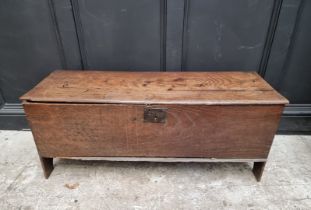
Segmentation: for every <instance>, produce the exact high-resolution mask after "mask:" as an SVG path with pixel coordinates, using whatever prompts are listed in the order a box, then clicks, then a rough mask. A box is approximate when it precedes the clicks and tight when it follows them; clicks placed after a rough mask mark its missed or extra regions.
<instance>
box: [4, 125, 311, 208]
mask: <svg viewBox="0 0 311 210" xmlns="http://www.w3.org/2000/svg"><path fill="white" fill-rule="evenodd" d="M0 147H1V153H0V209H137V210H140V209H170V210H171V209H311V161H310V160H311V136H281V135H279V136H276V138H275V141H274V144H273V146H272V150H271V153H270V156H269V159H268V163H267V165H266V168H265V172H264V175H263V177H262V181H261V182H259V183H258V182H256V180H255V178H254V176H253V175H252V171H251V166H252V165H251V164H250V163H156V162H154V163H148V162H110V161H107V162H105V161H90V160H86V161H80V160H62V159H61V160H59V159H58V160H56V163H55V169H54V171H53V173H52V175H51V176H50V178H49V179H48V180H46V179H44V177H43V174H42V170H41V166H40V160H39V158H38V155H37V153H36V149H35V145H34V143H33V139H32V135H31V133H30V132H25V131H0Z"/></svg>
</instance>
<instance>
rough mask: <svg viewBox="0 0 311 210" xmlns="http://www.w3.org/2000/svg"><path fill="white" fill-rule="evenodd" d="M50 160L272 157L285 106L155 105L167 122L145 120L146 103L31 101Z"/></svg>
mask: <svg viewBox="0 0 311 210" xmlns="http://www.w3.org/2000/svg"><path fill="white" fill-rule="evenodd" d="M24 108H25V111H26V114H27V119H28V120H29V122H30V125H31V128H32V131H33V135H34V138H35V142H36V145H37V147H38V151H39V153H40V155H42V156H45V157H79V156H84V157H97V156H98V157H100V156H112V157H113V156H120V157H208V158H237V159H238V158H266V157H267V155H268V153H269V150H270V146H271V143H272V140H273V137H274V134H275V132H276V129H277V127H278V122H279V118H280V115H281V112H282V110H283V106H282V105H252V106H251V105H225V106H216V105H215V106H200V105H153V106H149V108H164V110H165V112H166V115H165V121H161V122H160V123H151V122H146V121H145V120H144V109H145V108H146V106H144V105H117V104H57V103H53V104H48V103H25V104H24Z"/></svg>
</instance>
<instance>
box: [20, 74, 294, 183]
mask: <svg viewBox="0 0 311 210" xmlns="http://www.w3.org/2000/svg"><path fill="white" fill-rule="evenodd" d="M21 100H22V101H23V106H24V109H25V112H26V116H27V119H28V121H29V123H30V127H31V129H32V132H33V136H34V139H35V143H36V146H37V149H38V153H39V156H40V160H41V164H42V167H43V171H44V174H45V177H46V178H48V176H49V175H50V173H51V172H52V170H53V158H55V157H63V158H66V157H67V158H69V157H70V158H72V157H101V158H102V159H107V160H135V161H137V160H144V161H189V162H192V161H200V162H202V161H232V162H235V161H237V162H238V161H245V162H246V161H251V162H254V168H253V172H254V174H255V177H256V178H257V180H260V178H261V175H262V172H263V169H264V166H265V163H266V160H267V157H268V154H269V150H270V147H271V144H272V141H273V137H274V134H275V132H276V130H277V128H278V123H279V119H280V116H281V113H282V110H283V108H284V105H285V104H287V103H288V101H287V100H286V99H285V98H284V97H283V96H281V95H280V94H279V93H277V92H276V91H275V90H274V89H273V88H272V87H271V86H270V85H269V84H267V83H266V82H265V81H264V80H263V79H262V78H261V77H260V76H259V75H258V74H257V73H255V72H185V73H184V72H109V71H55V72H53V73H51V74H50V75H49V76H48V77H46V78H45V79H44V80H43V81H42V82H40V83H39V84H38V85H37V86H35V87H34V88H33V89H32V90H31V91H29V92H28V93H26V94H25V95H24V96H22V97H21Z"/></svg>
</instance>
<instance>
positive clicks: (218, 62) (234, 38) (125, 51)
mask: <svg viewBox="0 0 311 210" xmlns="http://www.w3.org/2000/svg"><path fill="white" fill-rule="evenodd" d="M310 20H311V1H308V0H234V1H232V0H135V1H129V0H2V1H0V28H1V32H0V107H1V109H0V129H22V128H27V124H26V121H25V117H24V113H23V110H22V107H21V105H20V102H19V100H18V97H19V96H21V95H22V94H23V93H25V92H26V91H28V90H29V89H30V88H32V87H33V86H34V85H35V84H36V83H38V82H39V81H40V80H41V79H42V78H43V77H45V76H46V75H47V74H49V72H51V71H53V70H54V69H83V70H89V69H103V70H116V71H117V70H128V71H133V70H135V71H136V70H138V71H222V70H227V71H235V70H239V71H257V72H258V73H259V74H260V75H261V76H262V77H264V78H265V79H266V80H267V81H268V82H269V83H270V84H271V85H272V86H273V87H274V88H276V89H277V90H278V91H280V92H281V93H282V94H283V95H285V96H286V97H287V98H288V99H289V100H290V102H291V104H290V105H289V106H288V107H286V109H285V112H284V114H283V117H282V121H281V125H280V128H279V130H280V131H281V132H309V131H311V120H310V119H311V118H310V116H311V59H310V55H311V39H310V37H311V24H310Z"/></svg>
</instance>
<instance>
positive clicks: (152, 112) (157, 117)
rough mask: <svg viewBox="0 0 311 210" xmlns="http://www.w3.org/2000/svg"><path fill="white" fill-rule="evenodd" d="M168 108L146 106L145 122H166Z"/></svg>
mask: <svg viewBox="0 0 311 210" xmlns="http://www.w3.org/2000/svg"><path fill="white" fill-rule="evenodd" d="M166 111H167V108H152V107H145V108H144V122H150V123H165V122H166Z"/></svg>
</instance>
